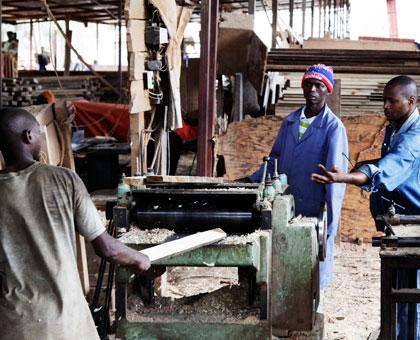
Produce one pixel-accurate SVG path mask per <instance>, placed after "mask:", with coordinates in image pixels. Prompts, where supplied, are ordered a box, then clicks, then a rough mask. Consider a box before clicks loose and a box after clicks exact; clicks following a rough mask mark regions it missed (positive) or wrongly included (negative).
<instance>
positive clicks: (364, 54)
mask: <svg viewBox="0 0 420 340" xmlns="http://www.w3.org/2000/svg"><path fill="white" fill-rule="evenodd" d="M318 63H321V64H326V65H330V66H333V67H334V70H335V71H336V72H340V73H373V74H415V75H420V51H379V50H338V49H301V48H299V49H298V48H288V49H272V50H271V51H270V52H269V53H268V60H267V68H266V70H267V71H289V72H291V71H304V70H305V69H306V68H307V67H308V66H309V65H312V64H318Z"/></svg>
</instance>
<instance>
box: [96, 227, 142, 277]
mask: <svg viewBox="0 0 420 340" xmlns="http://www.w3.org/2000/svg"><path fill="white" fill-rule="evenodd" d="M92 245H93V248H94V249H95V253H96V255H98V256H100V257H103V258H105V259H107V260H109V261H110V262H113V263H116V264H120V265H122V266H126V267H128V268H129V269H131V270H132V271H134V272H136V273H143V272H145V271H147V270H148V269H149V268H150V260H149V258H148V257H147V256H146V255H144V254H142V253H140V252H138V251H136V250H134V249H131V248H129V247H127V246H126V245H124V244H123V243H121V242H120V241H118V240H116V239H115V238H113V237H112V236H111V235H109V234H108V233H107V232H104V233H102V234H101V235H99V236H98V237H97V238H95V239H94V240H93V241H92Z"/></svg>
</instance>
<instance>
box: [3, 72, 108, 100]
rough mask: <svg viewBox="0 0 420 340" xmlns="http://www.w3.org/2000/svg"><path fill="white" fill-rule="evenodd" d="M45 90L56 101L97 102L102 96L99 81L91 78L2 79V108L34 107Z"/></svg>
mask: <svg viewBox="0 0 420 340" xmlns="http://www.w3.org/2000/svg"><path fill="white" fill-rule="evenodd" d="M46 90H50V91H52V92H53V93H54V96H55V97H56V98H57V99H66V100H68V99H71V98H84V99H87V100H91V101H99V99H100V97H101V96H102V94H103V92H104V91H103V89H102V87H101V83H100V81H99V80H98V79H97V78H96V77H93V76H70V77H60V79H59V80H58V79H57V78H56V77H39V78H33V77H23V78H4V79H3V82H2V92H1V100H2V103H3V105H4V106H13V107H24V106H30V105H34V104H35V103H36V99H37V97H38V96H39V95H40V94H41V93H42V92H43V91H46Z"/></svg>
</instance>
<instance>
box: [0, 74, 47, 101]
mask: <svg viewBox="0 0 420 340" xmlns="http://www.w3.org/2000/svg"><path fill="white" fill-rule="evenodd" d="M1 89H2V91H1V100H2V103H3V105H4V106H15V107H21V106H30V105H33V104H34V101H35V99H36V97H37V96H38V92H39V91H40V90H41V89H42V86H41V85H39V82H38V81H37V79H35V78H30V79H22V78H4V79H3V82H2V87H1Z"/></svg>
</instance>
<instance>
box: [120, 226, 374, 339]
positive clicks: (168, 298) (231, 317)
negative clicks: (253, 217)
mask: <svg viewBox="0 0 420 340" xmlns="http://www.w3.org/2000/svg"><path fill="white" fill-rule="evenodd" d="M158 230H159V233H160V232H162V229H158ZM156 233H157V231H156ZM163 233H164V234H165V233H166V236H167V237H169V236H170V235H173V232H172V231H163ZM257 233H259V232H257ZM231 237H232V238H233V240H234V242H235V243H236V242H247V241H249V240H250V239H251V240H252V237H255V233H254V234H250V235H244V236H235V235H233V236H231ZM131 241H132V240H131V239H130V243H131ZM334 258H335V259H334V280H333V284H332V286H331V287H330V288H328V289H327V290H326V292H325V299H324V314H325V330H324V334H325V339H328V340H362V339H367V338H368V337H369V335H370V334H371V333H372V332H374V331H376V330H377V329H378V328H379V325H380V261H379V249H378V248H373V247H372V246H371V245H370V244H362V245H356V244H350V243H341V245H340V247H337V246H336V248H335V254H334ZM211 270H214V271H211ZM234 270H236V268H208V267H206V268H197V267H173V268H168V281H167V285H166V289H165V291H164V294H163V295H164V296H165V297H157V301H158V303H157V305H155V306H154V307H150V306H143V304H142V303H141V301H140V300H139V299H138V298H135V299H134V300H132V299H131V298H129V311H128V317H129V319H132V320H133V321H157V320H163V321H165V320H166V321H169V320H173V319H174V317H175V318H176V319H177V320H194V321H197V322H220V321H225V322H239V323H242V322H243V323H247V322H258V319H259V315H258V308H253V307H251V308H250V307H249V306H247V303H246V302H247V301H246V299H247V290H246V289H245V287H241V286H237V284H238V281H237V271H236V272H235V271H234ZM205 292H212V293H211V294H205ZM197 294H199V295H198V297H197ZM194 295H195V296H194ZM180 297H182V298H181V299H179V298H180ZM197 311H199V313H197ZM203 312H205V313H203ZM144 315H146V316H144Z"/></svg>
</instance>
